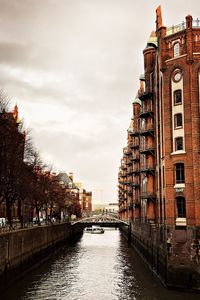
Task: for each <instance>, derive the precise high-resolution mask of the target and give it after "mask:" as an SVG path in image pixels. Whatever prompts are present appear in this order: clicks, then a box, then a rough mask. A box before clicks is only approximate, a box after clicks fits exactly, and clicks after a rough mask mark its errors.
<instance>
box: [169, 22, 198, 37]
mask: <svg viewBox="0 0 200 300" xmlns="http://www.w3.org/2000/svg"><path fill="white" fill-rule="evenodd" d="M192 28H200V20H199V19H198V18H197V19H196V20H193V21H192ZM184 29H186V22H182V23H181V24H178V25H172V26H171V27H167V30H166V35H170V34H174V33H176V32H179V31H181V30H184Z"/></svg>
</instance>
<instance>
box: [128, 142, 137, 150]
mask: <svg viewBox="0 0 200 300" xmlns="http://www.w3.org/2000/svg"><path fill="white" fill-rule="evenodd" d="M129 146H130V148H131V149H136V148H139V141H133V142H132V143H130V144H129Z"/></svg>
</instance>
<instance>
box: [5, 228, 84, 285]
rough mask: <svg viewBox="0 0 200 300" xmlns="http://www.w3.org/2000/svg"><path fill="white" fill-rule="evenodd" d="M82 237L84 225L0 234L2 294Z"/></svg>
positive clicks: (31, 229)
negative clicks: (7, 287)
mask: <svg viewBox="0 0 200 300" xmlns="http://www.w3.org/2000/svg"><path fill="white" fill-rule="evenodd" d="M81 233H82V228H81V225H78V224H76V225H74V226H71V224H69V223H60V224H52V225H47V226H40V227H33V228H28V229H22V230H17V231H13V232H8V233H3V234H0V290H1V289H3V288H4V287H5V286H7V285H9V284H10V283H12V282H13V281H14V280H16V279H18V278H20V277H21V276H23V274H24V273H25V272H27V271H28V270H30V269H31V268H33V267H35V266H36V265H37V264H40V263H41V261H44V260H45V259H47V258H48V257H49V255H50V254H52V253H54V251H56V250H57V249H58V248H59V246H60V245H62V244H64V243H65V242H66V241H67V240H68V239H70V238H74V237H76V236H78V235H80V234H81Z"/></svg>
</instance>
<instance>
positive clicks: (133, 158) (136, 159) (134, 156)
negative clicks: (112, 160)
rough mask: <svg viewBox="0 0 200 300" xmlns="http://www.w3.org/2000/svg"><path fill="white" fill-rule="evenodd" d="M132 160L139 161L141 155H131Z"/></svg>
mask: <svg viewBox="0 0 200 300" xmlns="http://www.w3.org/2000/svg"><path fill="white" fill-rule="evenodd" d="M131 160H132V161H139V160H140V157H139V155H133V156H132V157H131Z"/></svg>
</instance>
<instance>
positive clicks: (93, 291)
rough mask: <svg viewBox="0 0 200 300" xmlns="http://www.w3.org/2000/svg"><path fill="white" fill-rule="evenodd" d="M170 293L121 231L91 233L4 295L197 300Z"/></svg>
mask: <svg viewBox="0 0 200 300" xmlns="http://www.w3.org/2000/svg"><path fill="white" fill-rule="evenodd" d="M197 298H198V296H197V295H194V294H186V293H180V292H177V291H169V290H166V289H165V288H164V287H163V286H162V285H161V284H160V282H159V281H158V280H157V279H156V278H155V277H154V276H153V275H152V273H151V272H150V271H149V270H148V268H147V267H146V266H145V265H144V264H143V262H142V261H141V259H140V257H138V255H137V254H136V253H135V252H134V250H133V249H131V248H129V247H128V245H127V242H126V241H125V240H124V238H123V237H122V235H121V234H120V232H119V231H118V230H109V229H108V230H106V231H105V233H104V234H102V235H94V234H89V233H86V234H84V235H83V237H82V238H81V239H80V240H79V241H78V242H76V243H75V244H73V245H70V246H67V247H65V248H63V249H62V250H61V251H60V252H59V254H56V256H55V257H54V258H53V259H51V260H49V261H48V263H45V264H43V265H42V266H41V267H40V268H37V270H35V271H34V272H32V273H31V274H29V275H27V276H26V277H25V278H24V279H23V280H21V282H20V283H18V284H17V285H15V286H13V287H12V288H11V289H9V291H7V292H6V293H5V294H3V295H2V299H4V300H40V299H41V300H64V299H65V300H90V299H91V300H93V299H95V300H129V299H130V300H134V299H136V300H169V299H170V300H179V299H181V300H186V299H187V300H189V299H190V300H194V299H197Z"/></svg>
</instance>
